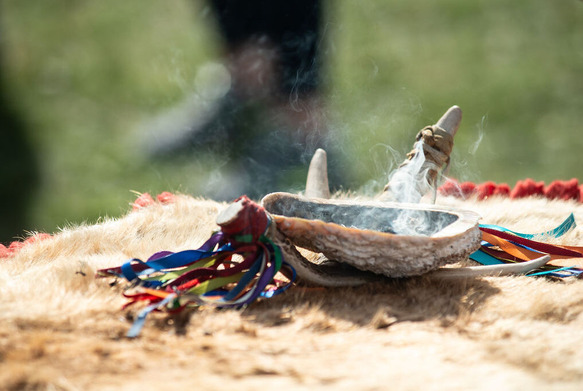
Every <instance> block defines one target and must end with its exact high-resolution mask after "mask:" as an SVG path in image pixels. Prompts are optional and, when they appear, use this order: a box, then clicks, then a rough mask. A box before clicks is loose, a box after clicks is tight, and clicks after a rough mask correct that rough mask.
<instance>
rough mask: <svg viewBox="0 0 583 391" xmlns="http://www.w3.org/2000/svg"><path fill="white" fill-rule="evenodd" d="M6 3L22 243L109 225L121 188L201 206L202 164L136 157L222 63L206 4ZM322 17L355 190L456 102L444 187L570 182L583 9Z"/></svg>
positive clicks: (556, 5)
mask: <svg viewBox="0 0 583 391" xmlns="http://www.w3.org/2000/svg"><path fill="white" fill-rule="evenodd" d="M0 4H1V7H2V8H1V13H0V17H1V21H0V23H1V24H0V27H1V28H2V45H3V46H2V49H3V55H4V66H3V69H4V74H3V75H2V77H3V78H4V79H5V82H6V84H7V85H8V91H9V94H10V99H11V101H12V102H13V104H14V105H15V106H16V107H17V109H18V112H19V114H20V115H21V117H22V118H23V119H24V120H25V121H26V124H27V129H28V132H29V134H28V136H29V138H30V139H31V142H32V144H33V146H34V148H35V152H36V154H37V155H38V156H39V159H40V162H41V167H40V168H41V182H40V184H39V189H38V191H37V192H36V193H35V195H34V199H33V202H32V205H31V206H30V209H29V216H28V224H29V227H30V229H31V230H40V231H48V232H53V231H55V230H56V229H58V227H62V226H64V225H67V224H69V223H79V222H83V221H89V222H92V221H96V220H98V219H99V218H100V217H103V216H118V215H120V214H122V213H124V212H125V211H127V209H128V206H127V205H128V203H130V202H131V201H132V200H133V199H135V195H133V194H132V193H131V192H130V190H136V191H140V192H152V193H158V192H161V191H163V190H169V191H181V192H186V193H190V194H193V195H197V194H201V192H202V191H203V190H204V186H205V184H206V183H208V181H209V180H212V178H213V176H214V175H215V174H216V170H215V169H214V165H213V162H214V161H213V158H212V156H205V157H204V158H203V159H198V160H194V159H191V160H184V161H182V162H179V163H176V162H174V163H164V162H153V161H151V160H148V159H147V158H146V157H145V154H144V151H143V145H144V144H145V143H147V142H154V143H155V142H156V136H155V135H152V133H149V132H148V131H145V130H144V129H151V128H152V126H153V124H155V123H156V121H158V120H159V118H160V117H161V116H162V117H163V116H164V115H166V116H168V115H171V113H172V112H171V111H170V110H171V109H172V108H173V107H176V106H177V105H180V104H181V103H182V102H184V101H185V99H187V97H188V96H189V95H190V94H192V92H193V91H195V90H196V87H197V72H198V70H199V69H201V67H203V66H204V65H205V64H208V63H209V62H212V61H217V60H218V47H217V40H216V38H217V37H216V33H215V30H214V25H213V19H212V15H211V14H210V13H209V9H208V7H207V6H206V4H205V3H204V2H203V1H200V0H192V1H187V0H164V1H162V0H124V1H117V0H100V1H88V0H85V1H83V0H78V1H73V0H52V1H50V2H49V1H27V0H3V1H2V2H1V3H0ZM326 4H327V12H326V24H325V40H326V45H325V47H324V50H323V51H322V54H323V55H324V59H325V63H326V75H327V90H326V91H327V94H326V96H327V100H328V110H329V113H328V116H329V118H330V123H331V126H332V129H333V131H334V132H335V134H336V135H337V137H338V140H339V143H341V144H342V145H343V146H344V148H345V152H346V154H347V155H348V156H350V157H351V160H352V161H353V162H354V164H353V165H352V167H351V169H352V170H353V171H354V173H355V174H356V175H357V177H358V182H359V183H358V185H359V186H361V188H360V190H361V191H373V190H375V189H378V188H379V187H380V186H381V184H384V182H385V177H386V174H387V172H388V170H389V169H390V168H391V164H394V163H395V162H398V161H399V160H400V158H401V157H402V156H403V154H404V153H406V152H407V151H408V149H409V147H410V145H411V142H412V137H413V135H414V134H415V133H416V131H417V130H418V129H420V128H421V127H423V126H425V125H428V124H431V123H434V122H435V120H436V119H437V118H439V116H440V115H441V114H442V113H443V112H444V111H445V110H446V109H447V108H448V107H449V106H451V105H453V104H457V105H459V106H460V107H461V108H462V109H463V110H464V119H463V122H462V127H461V129H460V131H459V133H458V136H457V139H456V147H455V149H454V155H453V163H452V168H451V171H450V174H451V176H454V177H457V178H459V179H460V180H472V181H477V182H479V181H485V180H493V181H496V182H508V183H510V184H511V185H512V184H514V183H515V182H516V180H519V179H524V178H526V177H532V178H534V179H536V180H544V181H547V182H548V181H550V180H554V179H569V178H572V177H580V175H581V151H582V147H583V137H581V119H582V115H583V33H582V30H581V26H582V25H583V2H582V1H578V0H556V1H549V0H546V1H543V0H528V1H527V0H513V1H501V0H488V1H485V0H474V1H467V0H436V1H432V2H427V1H423V2H422V1H411V0H390V1H386V0H374V1H372V0H371V1H366V2H355V1H349V0H336V1H332V0H330V1H328V2H327V3H326ZM168 113H170V114H168ZM2 186H9V184H6V183H2ZM16 234H17V233H15V235H16Z"/></svg>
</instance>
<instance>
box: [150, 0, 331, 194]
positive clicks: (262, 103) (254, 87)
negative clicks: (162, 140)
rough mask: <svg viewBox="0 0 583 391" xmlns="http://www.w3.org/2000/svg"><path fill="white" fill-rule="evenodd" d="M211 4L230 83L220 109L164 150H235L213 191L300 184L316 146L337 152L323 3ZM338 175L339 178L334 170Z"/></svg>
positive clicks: (255, 0) (233, 0) (256, 0)
mask: <svg viewBox="0 0 583 391" xmlns="http://www.w3.org/2000/svg"><path fill="white" fill-rule="evenodd" d="M210 5H211V8H212V10H213V13H214V15H215V16H216V20H217V25H218V30H219V32H220V36H221V38H222V40H223V45H224V53H223V57H224V62H225V67H226V69H227V70H228V72H229V75H230V80H231V85H230V90H229V91H228V92H227V93H226V94H225V95H224V96H223V97H222V98H221V99H220V100H218V101H217V102H216V105H215V106H216V107H215V108H214V110H213V113H214V114H213V115H211V116H209V117H208V118H207V119H206V120H205V121H203V122H202V123H199V124H197V125H196V126H193V127H192V128H191V129H189V130H188V131H187V132H186V133H185V134H184V137H183V138H181V139H179V140H175V141H174V142H173V143H170V144H168V145H164V146H162V147H161V148H159V150H158V152H159V153H160V154H162V155H166V156H168V155H172V156H174V155H176V153H177V152H188V153H192V152H193V151H195V150H196V149H197V148H204V149H208V148H211V149H212V150H214V151H215V152H217V153H228V154H229V156H230V163H231V164H230V169H231V171H232V172H233V174H232V175H231V177H230V178H227V181H228V182H229V183H228V184H225V186H224V187H222V188H223V190H224V191H219V192H215V193H214V194H210V196H212V197H215V198H223V199H229V198H233V197H237V196H239V195H241V194H244V193H245V194H247V195H249V196H251V197H259V196H262V195H264V194H265V193H267V192H270V191H276V190H285V189H290V188H296V189H300V188H302V187H303V184H304V181H305V169H306V168H307V165H308V163H309V159H310V158H311V156H312V154H313V153H314V151H315V150H316V148H318V147H323V148H325V149H326V150H327V151H328V155H329V159H331V160H334V155H335V154H334V153H333V151H331V149H332V145H330V143H329V142H328V140H327V127H326V121H325V115H324V110H323V102H322V97H321V85H322V81H321V61H320V60H321V59H320V58H319V56H318V51H319V48H320V46H321V45H322V34H321V30H322V26H321V25H322V4H321V2H320V1H314V0H295V1H284V0H247V1H240V0H210ZM330 167H333V164H332V163H331V164H330ZM226 168H227V170H226V171H228V169H229V167H226ZM295 171H297V172H296V173H295V174H294V172H295ZM330 180H331V184H332V185H335V184H337V182H338V181H337V178H336V176H335V175H334V173H331V178H330ZM207 195H209V194H207Z"/></svg>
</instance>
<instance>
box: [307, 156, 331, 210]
mask: <svg viewBox="0 0 583 391" xmlns="http://www.w3.org/2000/svg"><path fill="white" fill-rule="evenodd" d="M305 195H306V197H308V198H326V199H328V198H330V187H329V185H328V162H327V158H326V151H324V150H323V149H322V148H318V149H317V150H316V152H315V153H314V156H313V157H312V161H311V162H310V168H308V179H307V180H306V193H305Z"/></svg>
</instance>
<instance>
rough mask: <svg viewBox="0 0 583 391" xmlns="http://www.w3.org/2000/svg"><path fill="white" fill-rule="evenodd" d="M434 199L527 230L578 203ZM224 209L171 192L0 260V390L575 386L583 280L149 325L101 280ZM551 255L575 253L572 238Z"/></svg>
mask: <svg viewBox="0 0 583 391" xmlns="http://www.w3.org/2000/svg"><path fill="white" fill-rule="evenodd" d="M438 202H440V203H442V204H446V205H451V206H456V207H462V208H466V209H472V210H475V211H477V212H478V213H480V214H481V215H482V216H483V222H485V223H494V224H501V225H504V226H506V227H509V228H512V229H515V230H518V231H524V232H535V231H541V230H544V229H549V228H552V227H554V226H556V225H557V224H559V223H560V222H561V221H562V220H563V219H564V218H566V217H567V216H568V215H569V213H571V212H574V213H575V218H576V220H577V221H578V222H579V223H580V224H583V206H581V205H580V204H577V203H574V202H561V201H548V200H543V199H528V200H521V201H512V200H508V199H500V198H492V199H490V200H487V201H480V202H477V201H460V200H456V199H449V198H446V199H444V198H442V199H439V200H438ZM224 206H225V204H220V203H216V202H213V201H207V200H201V199H194V198H191V197H187V196H180V197H178V199H177V202H176V203H174V204H171V205H159V204H157V205H153V206H150V207H147V208H144V209H142V210H139V211H137V212H132V213H128V214H127V215H126V216H125V217H123V218H120V219H106V220H104V221H103V222H101V223H99V224H95V225H87V226H79V227H71V228H67V229H65V230H63V231H62V232H61V233H59V234H57V235H56V236H55V237H54V238H52V239H48V240H45V241H41V242H36V243H33V244H31V245H29V246H27V247H25V248H24V249H23V250H22V251H21V252H20V253H19V254H18V255H16V256H15V257H13V258H10V259H3V260H0V389H7V390H20V389H25V390H26V389H31V390H32V389H35V390H36V389H63V390H108V389H111V390H113V389H115V390H118V389H124V390H134V389H135V390H138V389H139V390H148V389H162V388H164V389H166V388H168V387H172V388H181V387H190V388H193V387H198V389H240V390H245V389H257V388H260V389H272V388H274V387H278V388H281V389H330V390H343V389H351V390H354V389H359V390H360V389H367V390H369V389H370V390H374V389H379V390H384V389H399V390H403V389H405V390H406V389H412V390H417V389H425V390H427V389H429V390H431V389H452V390H453V389H456V390H457V389H459V390H466V389H474V390H475V389H478V390H480V389H484V390H485V389H501V390H502V389H503V390H524V389H540V390H548V389H551V390H552V389H561V390H565V389H567V390H569V389H572V390H580V389H583V350H582V349H581V346H583V333H582V332H581V330H582V329H583V315H582V312H583V281H581V280H574V279H570V280H564V281H551V280H548V279H542V278H530V277H498V278H494V277H492V278H481V279H468V280H457V281H437V280H431V279H429V278H427V277H421V278H414V279H408V280H387V281H386V282H381V283H374V284H371V285H368V286H363V287H359V288H350V289H346V288H343V289H322V288H301V287H294V288H292V289H291V290H290V291H288V292H287V293H286V294H284V295H281V296H278V297H275V298H272V299H269V300H263V301H260V302H256V303H254V304H253V305H251V306H249V307H248V308H246V309H244V310H239V311H237V310H227V311H224V310H223V311H219V310H214V309H211V308H198V309H195V310H192V311H190V312H188V313H183V314H181V315H179V316H177V317H169V316H167V315H165V314H153V315H152V316H151V317H150V318H149V319H148V321H147V323H146V327H145V328H144V331H143V332H142V336H141V337H140V338H139V339H137V340H128V339H126V338H125V337H124V335H125V333H126V331H127V330H128V328H129V326H130V325H131V317H132V316H133V315H134V314H135V312H136V311H137V309H130V310H128V311H125V312H124V311H121V310H120V306H121V305H122V304H123V303H124V299H123V298H122V297H121V294H120V292H121V291H122V289H121V287H120V286H110V284H109V282H110V280H103V279H100V280H96V279H95V278H94V273H95V271H96V270H97V269H99V268H103V267H107V266H113V265H118V264H120V263H121V262H122V261H124V260H125V259H127V258H131V257H138V258H142V259H143V258H147V257H148V256H149V255H151V254H152V253H154V252H156V251H159V250H175V251H176V250H182V249H188V248H196V247H198V246H199V245H200V244H202V242H203V241H204V240H205V239H207V238H208V237H209V235H210V233H211V231H212V230H213V229H215V228H216V226H215V224H214V219H215V217H216V214H217V213H218V211H219V210H220V209H221V208H223V207H224ZM557 242H558V243H568V244H573V245H583V229H582V228H580V227H578V228H576V229H575V230H574V231H573V232H571V233H569V234H568V235H566V236H565V237H564V238H561V239H560V240H557Z"/></svg>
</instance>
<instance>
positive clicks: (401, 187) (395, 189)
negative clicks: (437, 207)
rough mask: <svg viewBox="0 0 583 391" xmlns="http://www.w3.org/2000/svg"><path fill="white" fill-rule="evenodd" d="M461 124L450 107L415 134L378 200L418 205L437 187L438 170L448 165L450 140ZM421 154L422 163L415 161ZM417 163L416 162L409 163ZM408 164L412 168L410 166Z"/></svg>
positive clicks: (459, 115)
mask: <svg viewBox="0 0 583 391" xmlns="http://www.w3.org/2000/svg"><path fill="white" fill-rule="evenodd" d="M461 121H462V110H461V109H460V108H459V107H458V106H452V107H450V108H449V109H448V110H447V111H446V112H445V114H443V115H442V116H441V118H440V119H439V120H438V121H437V123H436V124H435V125H433V126H427V127H425V128H423V129H421V131H420V132H419V133H418V134H417V137H416V141H415V145H414V146H413V150H411V152H409V153H408V154H407V159H406V160H405V161H404V162H403V163H401V165H400V166H399V169H398V170H397V171H395V172H394V173H393V174H392V176H391V180H390V182H389V183H388V184H387V185H386V186H385V189H384V192H383V194H382V195H381V196H380V199H381V200H382V201H397V202H405V201H406V202H419V200H420V199H421V197H422V196H423V195H424V194H426V193H427V192H428V191H430V190H431V189H435V187H436V186H437V180H438V175H439V172H440V170H441V169H442V167H444V166H445V167H446V166H447V165H448V164H449V158H450V154H451V151H452V149H453V138H454V136H455V134H456V133H457V131H458V128H459V127H460V123H461ZM419 153H421V154H422V158H423V160H418V159H416V158H417V157H418V156H419ZM413 161H415V162H420V164H421V165H419V164H418V163H413V164H412V162H413ZM411 164H412V165H411Z"/></svg>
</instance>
